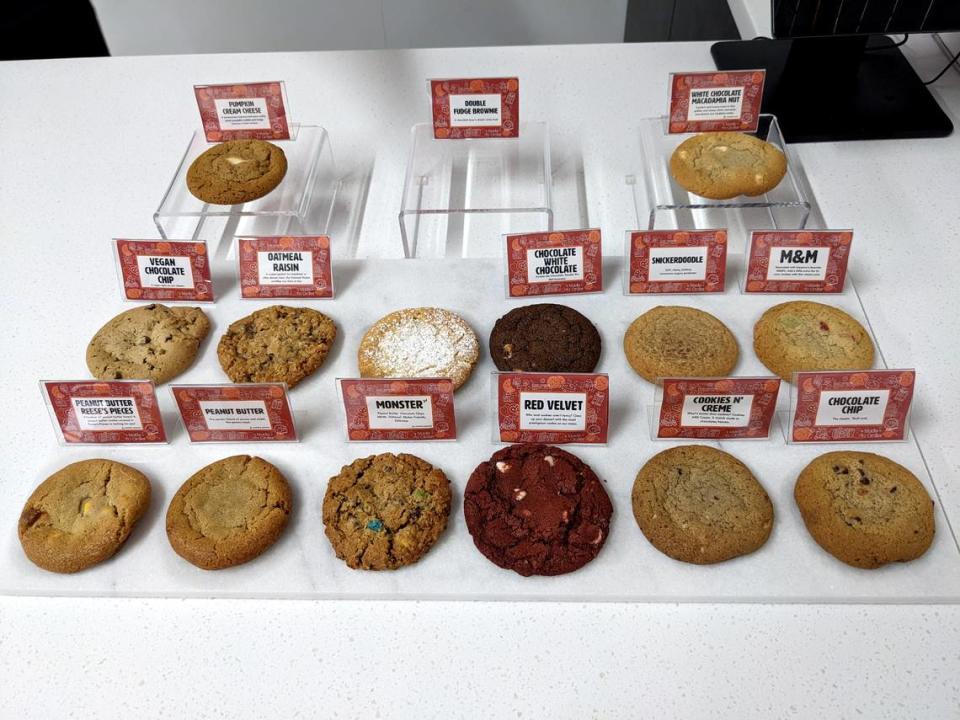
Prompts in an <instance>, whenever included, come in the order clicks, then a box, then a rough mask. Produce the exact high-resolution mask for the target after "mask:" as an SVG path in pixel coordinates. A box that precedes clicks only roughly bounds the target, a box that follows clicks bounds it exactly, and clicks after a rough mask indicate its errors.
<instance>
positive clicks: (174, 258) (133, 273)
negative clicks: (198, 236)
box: [114, 239, 213, 302]
mask: <svg viewBox="0 0 960 720" xmlns="http://www.w3.org/2000/svg"><path fill="white" fill-rule="evenodd" d="M114 247H115V249H116V256H117V267H118V269H119V272H120V283H121V285H122V286H123V294H124V297H126V298H127V300H150V301H154V300H161V301H166V302H213V282H212V281H211V279H210V258H209V257H208V255H207V246H206V244H205V243H203V242H192V241H191V242H180V241H175V240H119V239H118V240H114Z"/></svg>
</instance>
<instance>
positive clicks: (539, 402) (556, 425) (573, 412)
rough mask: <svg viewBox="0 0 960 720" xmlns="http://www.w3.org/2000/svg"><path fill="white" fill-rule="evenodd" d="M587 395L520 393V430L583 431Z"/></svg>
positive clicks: (585, 418)
mask: <svg viewBox="0 0 960 720" xmlns="http://www.w3.org/2000/svg"><path fill="white" fill-rule="evenodd" d="M586 427H587V394H586V393H539V392H522V393H520V429H521V430H559V431H563V432H570V431H580V432H582V431H583V430H586Z"/></svg>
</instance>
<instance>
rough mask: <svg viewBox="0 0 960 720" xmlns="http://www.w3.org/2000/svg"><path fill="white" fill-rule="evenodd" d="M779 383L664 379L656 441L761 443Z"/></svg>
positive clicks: (766, 433)
mask: <svg viewBox="0 0 960 720" xmlns="http://www.w3.org/2000/svg"><path fill="white" fill-rule="evenodd" d="M779 392H780V378H775V377H760V378H734V377H731V378H665V379H664V381H663V402H662V403H661V405H660V419H659V422H658V424H657V437H658V438H701V439H709V440H732V439H739V438H751V439H754V438H765V437H767V436H769V435H770V423H771V422H772V421H773V416H774V413H775V412H776V409H777V395H778V394H779Z"/></svg>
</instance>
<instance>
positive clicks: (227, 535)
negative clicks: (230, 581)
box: [167, 455, 292, 570]
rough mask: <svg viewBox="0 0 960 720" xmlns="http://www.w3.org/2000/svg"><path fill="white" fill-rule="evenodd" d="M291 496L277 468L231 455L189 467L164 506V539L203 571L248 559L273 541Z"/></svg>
mask: <svg viewBox="0 0 960 720" xmlns="http://www.w3.org/2000/svg"><path fill="white" fill-rule="evenodd" d="M291 505H292V496H291V493H290V486H289V485H288V484H287V480H286V478H285V477H283V475H282V474H281V473H280V471H279V470H277V468H275V467H274V466H273V465H271V464H270V463H268V462H267V461H266V460H262V459H261V458H258V457H250V456H249V455H235V456H233V457H228V458H224V459H223V460H218V461H217V462H215V463H211V464H210V465H207V466H206V467H205V468H201V469H200V470H198V471H197V472H195V473H194V474H193V475H192V476H191V477H190V478H189V479H188V480H187V481H186V482H185V483H184V484H183V485H182V486H180V489H179V490H177V494H176V495H174V496H173V500H171V501H170V507H169V508H167V538H168V539H169V540H170V545H171V546H172V547H173V549H174V550H175V551H176V553H177V555H179V556H180V557H182V558H183V559H184V560H186V561H187V562H190V563H192V564H194V565H196V566H197V567H199V568H203V569H204V570H220V569H221V568H227V567H232V566H233V565H240V564H241V563H245V562H248V561H249V560H253V558H255V557H257V556H258V555H260V554H261V553H262V552H263V551H264V550H266V549H267V548H269V547H270V546H271V545H273V543H275V542H276V541H277V539H278V538H279V537H280V534H281V533H282V532H283V529H284V528H285V527H286V526H287V520H288V519H289V517H290V508H291Z"/></svg>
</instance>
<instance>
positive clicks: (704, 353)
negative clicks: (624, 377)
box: [623, 305, 740, 382]
mask: <svg viewBox="0 0 960 720" xmlns="http://www.w3.org/2000/svg"><path fill="white" fill-rule="evenodd" d="M623 350H624V352H625V353H626V355H627V360H628V361H629V362H630V367H632V368H633V369H634V370H635V371H636V373H637V374H638V375H640V377H642V378H644V379H645V380H647V381H649V382H657V378H665V377H724V376H727V375H729V374H730V373H731V372H732V371H733V368H734V367H735V366H736V364H737V358H738V357H739V354H740V350H739V348H738V346H737V339H736V338H735V337H734V336H733V333H732V332H730V329H729V328H728V327H727V326H726V325H724V324H723V323H722V322H720V321H719V320H718V319H717V318H715V317H714V316H713V315H711V314H709V313H705V312H703V311H702V310H697V309H696V308H691V307H681V306H662V305H661V306H658V307H655V308H653V309H651V310H648V311H647V312H645V313H644V314H643V315H641V316H640V317H638V318H637V319H636V320H634V321H633V322H632V323H631V324H630V327H629V328H627V332H626V334H624V336H623Z"/></svg>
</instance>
